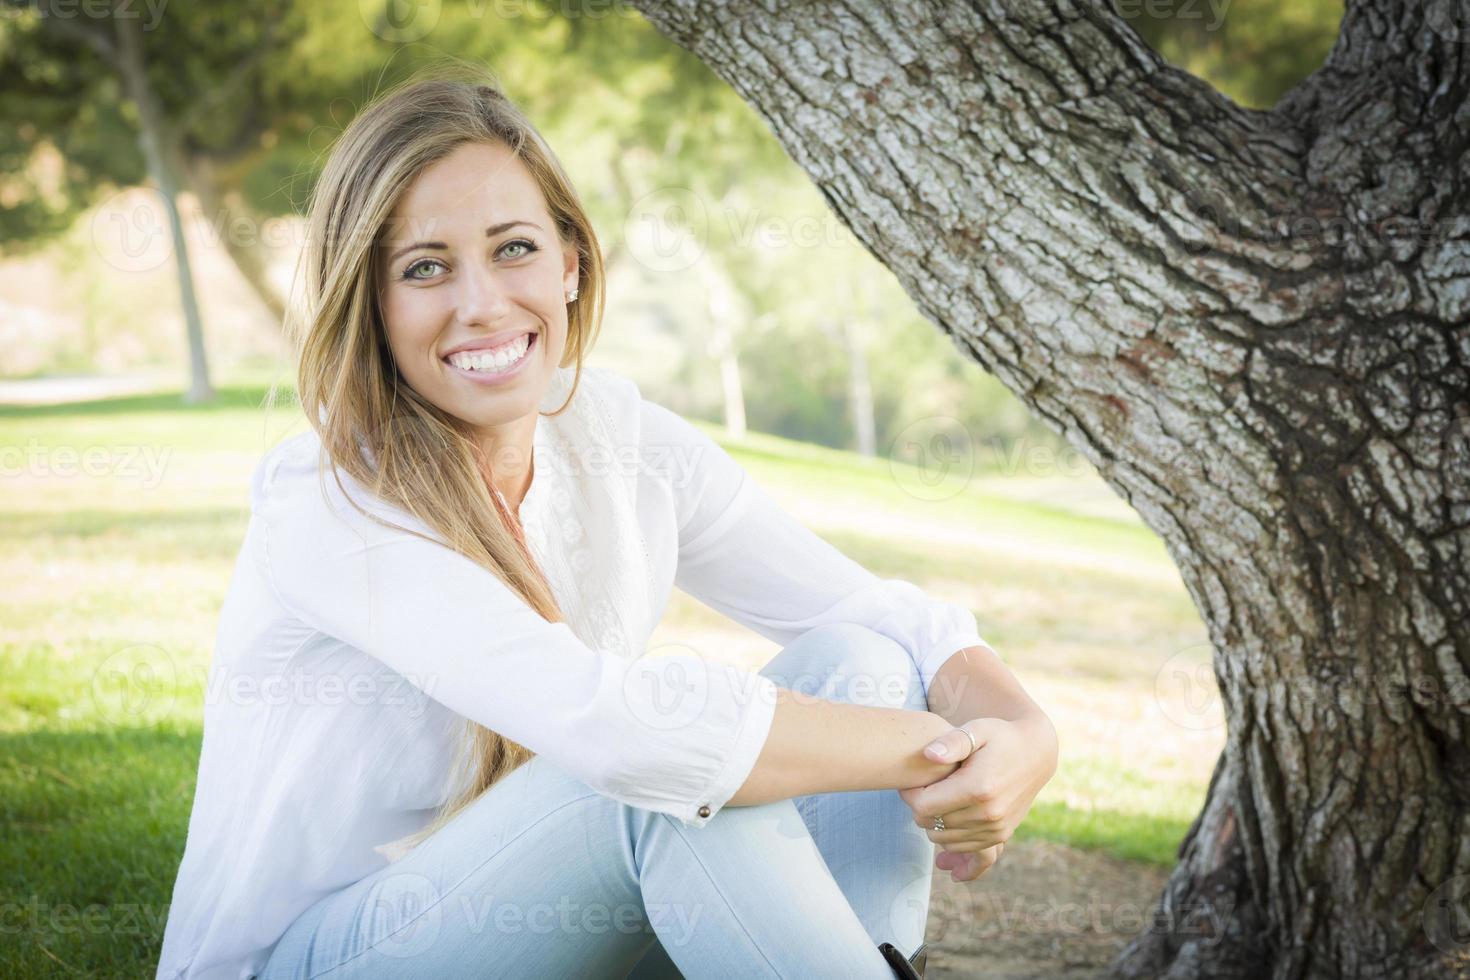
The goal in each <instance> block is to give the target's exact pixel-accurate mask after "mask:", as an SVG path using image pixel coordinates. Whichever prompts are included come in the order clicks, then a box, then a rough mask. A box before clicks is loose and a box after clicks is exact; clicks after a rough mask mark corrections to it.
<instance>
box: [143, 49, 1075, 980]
mask: <svg viewBox="0 0 1470 980" xmlns="http://www.w3.org/2000/svg"><path fill="white" fill-rule="evenodd" d="M308 235H309V238H308V244H307V250H306V252H305V256H304V263H305V265H304V271H305V284H306V294H307V303H306V310H305V314H304V321H303V325H302V326H303V329H302V332H301V337H300V361H299V372H298V377H297V383H298V391H299V396H300V398H301V402H302V405H303V408H304V409H305V412H306V417H307V419H308V420H310V422H311V429H310V431H307V432H305V433H304V434H302V435H299V436H296V437H294V438H291V439H288V440H286V441H285V442H283V443H282V444H280V445H278V446H277V447H275V448H274V449H273V450H271V451H270V452H269V453H268V454H267V456H266V457H265V459H264V460H263V462H262V463H261V464H260V466H259V468H258V469H257V470H256V472H255V475H254V478H253V482H252V486H251V508H252V511H251V521H250V524H249V527H248V530H247V532H246V535H245V540H244V543H243V545H242V548H241V551H240V556H239V560H238V563H237V565H236V568H235V572H234V577H233V579H232V581H231V585H230V591H229V594H228V597H227V599H226V602H225V605H224V608H223V610H222V613H221V619H220V626H219V634H218V642H217V646H216V650H215V658H214V663H213V667H212V671H211V676H210V686H209V691H210V696H209V697H208V698H207V699H206V708H205V719H204V742H203V748H202V754H201V757H200V762H199V776H198V785H197V790H196V794H195V799H194V809H193V813H192V815H191V817H190V822H189V831H188V840H187V844H186V848H185V852H184V857H183V862H182V865H181V867H180V869H179V875H178V880H177V882H176V884H175V888H174V894H173V904H172V906H171V909H170V916H169V919H168V923H167V928H166V932H165V937H164V943H163V949H162V955H161V960H160V964H159V970H158V976H159V977H167V978H183V977H190V978H210V980H214V978H219V980H225V978H228V980H245V978H250V977H259V978H262V980H277V978H286V977H293V978H307V977H331V978H333V980H347V978H349V977H354V978H355V977H374V978H376V977H385V978H386V977H392V978H405V977H407V978H413V977H426V978H429V977H432V978H446V977H472V976H473V977H502V976H503V977H517V978H534V977H612V978H622V977H625V976H636V977H642V978H645V980H646V978H650V977H658V976H679V975H680V974H681V973H682V974H683V975H686V976H690V977H720V976H728V977H742V978H746V977H759V976H784V977H816V976H841V977H875V978H876V977H887V976H892V975H893V973H894V972H898V973H899V974H900V975H909V976H913V975H916V974H915V972H914V970H913V969H912V967H911V966H910V964H909V962H908V961H909V960H910V959H911V958H913V957H914V956H915V954H916V953H917V952H918V951H919V950H920V947H921V945H922V942H923V938H924V926H925V919H926V914H927V909H928V901H929V883H930V876H931V874H932V873H933V866H934V863H935V854H934V847H935V845H936V844H940V845H942V846H943V847H944V848H945V849H946V851H948V852H949V853H950V854H951V858H952V861H954V862H968V863H964V864H960V863H951V864H950V865H949V867H950V869H951V870H955V869H959V870H955V873H956V877H966V878H968V877H973V876H974V875H975V874H978V873H979V872H978V870H976V869H977V868H979V867H981V866H982V865H987V864H988V862H989V861H993V859H994V855H997V854H998V853H999V849H1000V846H1001V844H1002V843H1003V841H1004V839H1005V838H1006V837H1008V836H1009V834H1010V832H1011V830H1012V829H1013V828H1014V826H1015V824H1016V823H1018V822H1019V820H1020V818H1021V816H1022V815H1023V814H1024V813H1025V811H1026V809H1027V808H1028V807H1029V806H1030V804H1031V801H1032V799H1034V797H1035V795H1036V793H1037V792H1038V791H1039V789H1040V788H1041V786H1042V784H1044V783H1045V782H1046V780H1047V779H1048V778H1050V776H1051V774H1052V772H1053V770H1054V768H1055V764H1056V741H1055V733H1054V731H1053V730H1052V727H1051V725H1050V722H1049V721H1047V719H1046V717H1045V715H1044V714H1043V713H1042V712H1041V711H1040V710H1039V709H1038V708H1037V707H1036V705H1035V704H1034V703H1033V702H1031V700H1030V699H1029V698H1028V697H1027V696H1026V695H1025V694H1024V692H1022V691H1021V689H1020V688H1019V686H1018V685H1017V684H1016V683H1015V681H1014V679H1013V678H1011V676H1010V675H1009V673H1008V672H1007V671H1006V670H1005V668H1004V667H1003V666H1002V665H1000V663H999V661H998V658H995V657H994V655H993V653H991V651H989V650H988V648H985V647H984V646H983V641H982V640H981V638H980V637H979V636H978V635H977V634H976V632H975V621H974V617H973V616H972V615H971V614H970V613H969V612H968V611H966V610H965V609H963V608H962V607H960V606H957V605H952V604H948V603H944V602H939V601H936V600H934V599H932V598H931V597H929V596H927V595H926V594H925V593H923V592H921V591H920V590H919V589H917V588H916V587H915V586H913V585H911V584H909V583H907V582H903V581H899V580H881V579H879V578H877V577H876V576H874V575H872V574H871V573H870V572H868V571H866V570H865V569H863V568H862V567H860V566H859V565H857V564H856V563H854V562H853V561H851V560H850V559H848V558H846V557H845V556H843V555H842V554H841V553H839V552H838V551H836V550H835V549H834V548H832V547H831V546H830V545H828V544H827V543H825V542H824V541H823V540H822V539H820V538H818V537H817V536H816V535H815V534H813V533H811V532H810V531H808V530H807V529H805V528H803V527H802V526H801V525H799V524H798V523H796V522H795V521H793V520H792V519H791V518H790V517H789V516H787V515H786V514H784V513H783V512H782V511H781V510H779V509H778V508H777V507H776V506H775V505H774V504H773V502H772V500H771V498H769V497H768V496H767V495H766V494H765V493H764V492H763V491H762V490H761V489H760V488H759V487H758V486H757V485H756V484H755V483H753V482H752V481H751V479H750V478H749V477H748V476H747V475H746V474H745V473H744V471H743V470H742V468H741V467H740V466H739V465H738V464H736V463H735V462H734V460H733V459H731V457H730V456H728V455H727V454H726V453H725V452H724V451H723V450H722V449H721V448H720V447H719V446H718V445H717V444H716V443H714V442H713V441H712V440H710V439H709V438H708V437H707V436H705V435H703V434H702V433H701V432H700V431H699V430H697V429H696V428H694V427H693V426H692V425H690V424H689V423H688V422H686V421H685V420H684V419H682V418H680V417H679V416H678V415H676V414H674V413H672V412H670V411H668V410H667V409H665V408H663V407H661V406H659V405H656V404H654V403H652V402H649V401H647V400H646V399H643V398H642V397H641V395H640V393H639V391H638V389H637V387H636V386H635V385H634V384H633V383H632V382H631V381H629V380H627V379H626V378H623V377H621V376H619V375H617V374H614V373H612V372H610V371H606V370H600V369H594V368H590V367H587V366H586V365H585V364H584V360H585V357H586V355H587V352H588V350H589V349H590V347H591V345H592V342H593V339H594V337H595V335H596V333H597V330H598V323H599V316H600V313H601V308H602V301H603V276H602V264H601V259H600V255H599V250H598V245H597V239H596V237H595V236H594V234H593V230H592V227H591V225H590V224H589V223H588V220H587V217H586V215H585V214H584V212H583V209H582V207H581V205H580V204H579V201H578V198H577V195H576V194H575V192H574V190H573V188H572V187H571V185H570V183H569V182H568V180H567V177H566V175H565V174H564V172H563V171H562V169H561V167H560V165H559V164H558V163H557V161H556V159H555V158H554V156H553V155H552V153H551V151H550V150H549V149H548V148H547V146H546V144H545V143H544V142H543V140H542V139H541V138H540V136H539V135H538V134H537V133H536V132H535V131H534V130H533V129H532V127H531V125H530V124H529V123H528V122H527V121H526V119H525V118H524V116H523V115H522V114H521V113H520V112H519V111H518V110H517V109H516V107H514V106H513V105H511V104H510V103H509V102H508V101H507V100H506V99H505V97H504V96H503V95H502V94H500V92H499V91H497V90H496V88H495V87H494V85H493V84H491V83H488V82H486V81H484V80H476V79H473V78H471V79H468V80H465V79H458V78H435V79H429V80H427V81H418V82H415V83H412V84H410V85H408V86H406V87H402V88H400V89H398V90H396V91H394V92H391V93H389V94H388V95H386V96H384V97H382V98H381V99H379V100H377V101H376V102H375V103H373V104H372V105H370V106H368V107H367V108H366V109H364V111H362V112H361V113H360V114H359V115H358V116H357V117H356V118H355V119H354V120H353V122H352V123H351V125H350V126H349V127H348V128H347V130H346V132H344V133H343V134H342V136H341V137H340V139H339V140H338V142H337V144H336V145H335V147H334V149H333V151H332V153H331V156H330V159H329V160H328V162H327V164H326V166H325V168H324V172H323V173H322V176H321V178H320V182H319V183H318V185H317V186H316V187H315V189H314V192H313V198H312V202H311V207H310V214H309V218H308ZM674 586H678V587H679V588H681V589H683V590H684V591H686V592H687V593H689V594H691V595H693V596H695V597H696V598H698V599H700V600H701V601H703V602H705V603H707V604H708V605H709V606H711V607H712V608H714V609H716V610H718V611H720V612H721V613H724V614H726V615H728V616H730V617H732V618H733V619H734V620H736V621H738V622H740V623H742V624H744V625H746V626H748V627H750V628H752V629H754V630H757V631H759V632H760V633H761V634H762V635H764V636H766V637H768V638H771V639H772V640H774V641H777V642H779V643H781V644H784V646H783V648H782V650H781V652H780V653H779V654H778V655H777V656H776V657H775V659H774V660H773V661H772V662H771V663H770V664H769V665H768V666H767V667H766V668H765V669H764V670H762V671H760V672H759V673H752V672H747V671H742V670H738V669H735V668H733V667H725V666H722V665H720V664H719V663H718V661H717V660H715V659H713V658H706V657H703V656H700V655H699V654H698V653H697V652H695V651H691V650H685V649H676V650H673V651H661V652H660V653H659V654H658V655H657V656H647V657H644V656H642V654H643V653H644V650H645V643H646V641H647V639H648V637H649V634H650V633H651V631H652V630H653V628H654V626H655V625H656V623H657V622H658V619H659V617H660V615H661V613H662V610H663V609H664V606H665V604H666V602H667V600H668V598H669V593H670V590H671V589H672V588H673V587H674ZM960 653H963V656H958V657H956V656H955V655H956V654H960ZM941 667H943V668H944V670H943V673H941V672H940V669H941ZM945 680H949V681H951V682H953V681H956V680H958V681H959V682H960V683H958V684H957V685H955V686H957V687H960V688H963V687H966V685H968V686H969V688H970V689H969V690H966V691H962V692H959V693H958V694H956V696H955V697H954V698H952V699H951V700H952V705H951V707H949V708H948V709H946V710H945V711H944V713H941V712H940V711H939V710H931V709H935V707H936V706H935V704H934V701H935V695H936V693H937V688H938V686H939V685H940V683H941V682H943V681H945ZM971 719H973V720H971ZM936 740H939V741H941V742H942V744H944V745H946V746H948V748H949V756H948V758H943V759H941V758H939V757H938V756H937V755H935V754H934V753H933V752H932V751H926V746H929V745H930V743H933V742H935V741H936ZM977 747H978V749H977ZM972 753H973V756H972ZM982 761H983V762H984V766H983V767H982V766H981V765H980V763H981V762H982ZM981 779H983V780H984V781H985V782H986V786H985V788H984V792H978V791H977V790H976V784H977V782H978V781H979V780H981ZM940 827H942V828H943V829H936V828H940ZM977 855H978V856H979V860H978V861H977V860H975V858H976V856H977ZM944 860H945V859H944V857H943V856H942V855H941V857H940V866H941V867H943V866H944Z"/></svg>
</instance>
